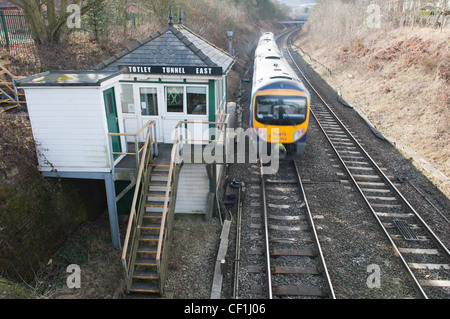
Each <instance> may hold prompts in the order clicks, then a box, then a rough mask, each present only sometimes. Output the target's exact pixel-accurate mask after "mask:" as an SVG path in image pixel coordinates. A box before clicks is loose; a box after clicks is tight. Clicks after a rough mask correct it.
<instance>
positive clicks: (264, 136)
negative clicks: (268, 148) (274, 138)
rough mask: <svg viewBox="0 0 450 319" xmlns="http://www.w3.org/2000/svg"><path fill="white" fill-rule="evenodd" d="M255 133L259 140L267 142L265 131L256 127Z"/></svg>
mask: <svg viewBox="0 0 450 319" xmlns="http://www.w3.org/2000/svg"><path fill="white" fill-rule="evenodd" d="M256 133H257V134H258V136H259V137H260V138H262V139H263V140H265V141H266V140H267V129H265V128H261V127H257V128H256Z"/></svg>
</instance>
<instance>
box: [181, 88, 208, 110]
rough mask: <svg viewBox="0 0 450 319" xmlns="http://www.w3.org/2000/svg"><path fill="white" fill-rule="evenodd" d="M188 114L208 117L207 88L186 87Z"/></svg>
mask: <svg viewBox="0 0 450 319" xmlns="http://www.w3.org/2000/svg"><path fill="white" fill-rule="evenodd" d="M186 96H187V114H197V115H206V88H205V87H195V86H188V87H186Z"/></svg>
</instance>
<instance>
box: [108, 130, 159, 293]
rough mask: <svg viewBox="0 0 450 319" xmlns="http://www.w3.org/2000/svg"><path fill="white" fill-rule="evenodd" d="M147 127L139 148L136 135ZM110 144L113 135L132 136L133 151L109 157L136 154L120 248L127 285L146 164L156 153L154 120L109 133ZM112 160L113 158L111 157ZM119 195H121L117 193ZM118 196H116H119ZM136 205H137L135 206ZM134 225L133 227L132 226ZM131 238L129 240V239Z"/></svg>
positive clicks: (139, 215) (144, 183) (117, 153)
mask: <svg viewBox="0 0 450 319" xmlns="http://www.w3.org/2000/svg"><path fill="white" fill-rule="evenodd" d="M146 129H147V132H146V134H145V142H144V145H143V146H142V147H141V148H139V141H138V137H139V135H140V134H141V133H143V132H144V131H145V130H146ZM108 135H109V138H110V145H111V143H112V142H111V138H112V137H113V136H123V137H134V139H135V152H111V157H112V156H113V155H135V156H136V167H137V177H136V184H135V185H136V187H135V191H134V196H133V201H132V204H131V209H130V216H129V220H128V226H127V232H126V235H125V242H124V245H123V250H122V258H121V259H122V264H123V267H124V270H125V279H126V283H127V287H129V285H130V280H131V278H132V275H133V273H132V271H133V267H132V265H133V264H134V256H135V251H136V248H137V247H136V245H135V240H134V239H135V238H138V237H139V234H138V233H137V231H138V230H139V228H138V227H136V226H137V225H139V224H140V222H141V221H142V216H143V210H142V208H143V207H142V198H143V197H144V195H145V192H144V189H145V187H146V185H147V179H146V178H147V176H148V174H147V168H148V164H149V163H150V162H151V160H152V158H153V155H154V154H157V152H158V147H157V142H156V141H157V136H156V121H148V122H147V123H146V124H145V125H144V126H143V127H142V128H141V129H140V130H139V131H137V132H136V133H134V134H131V133H109V134H108ZM112 160H113V159H112ZM119 196H121V195H119ZM119 196H118V197H119ZM136 206H137V207H136ZM133 225H134V226H135V227H134V228H133V227H132V226H133ZM130 239H131V240H130ZM128 251H129V252H130V254H129V256H130V258H129V259H128V261H127V258H126V257H127V252H128Z"/></svg>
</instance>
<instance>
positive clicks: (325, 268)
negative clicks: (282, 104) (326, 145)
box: [293, 161, 336, 299]
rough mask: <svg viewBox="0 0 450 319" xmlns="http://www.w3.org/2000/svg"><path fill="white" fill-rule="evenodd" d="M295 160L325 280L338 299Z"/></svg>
mask: <svg viewBox="0 0 450 319" xmlns="http://www.w3.org/2000/svg"><path fill="white" fill-rule="evenodd" d="M293 162H294V167H295V172H296V173H297V180H298V185H299V187H300V190H301V192H302V196H303V200H304V201H305V207H306V213H307V215H308V220H309V223H310V225H311V228H312V233H313V237H314V242H315V244H316V248H317V251H318V254H319V257H320V263H321V264H322V268H323V273H324V276H325V281H326V282H327V286H328V290H329V293H330V297H331V299H336V295H335V294H334V289H333V284H332V283H331V278H330V274H329V273H328V268H327V265H326V262H325V257H324V255H323V252H322V246H321V245H320V241H319V236H318V235H317V232H316V226H315V224H314V220H313V217H312V214H311V210H310V209H309V204H308V199H307V198H306V193H305V188H304V187H303V183H302V178H301V176H300V171H299V169H298V166H297V163H296V162H295V161H293Z"/></svg>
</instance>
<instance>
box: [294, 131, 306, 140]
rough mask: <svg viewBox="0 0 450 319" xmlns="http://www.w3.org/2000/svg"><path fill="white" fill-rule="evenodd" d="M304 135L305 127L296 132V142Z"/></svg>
mask: <svg viewBox="0 0 450 319" xmlns="http://www.w3.org/2000/svg"><path fill="white" fill-rule="evenodd" d="M303 135H305V129H303V128H301V129H299V130H297V131H295V132H294V136H293V140H294V142H295V141H297V140H299V139H300V138H301V137H302V136H303Z"/></svg>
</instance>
